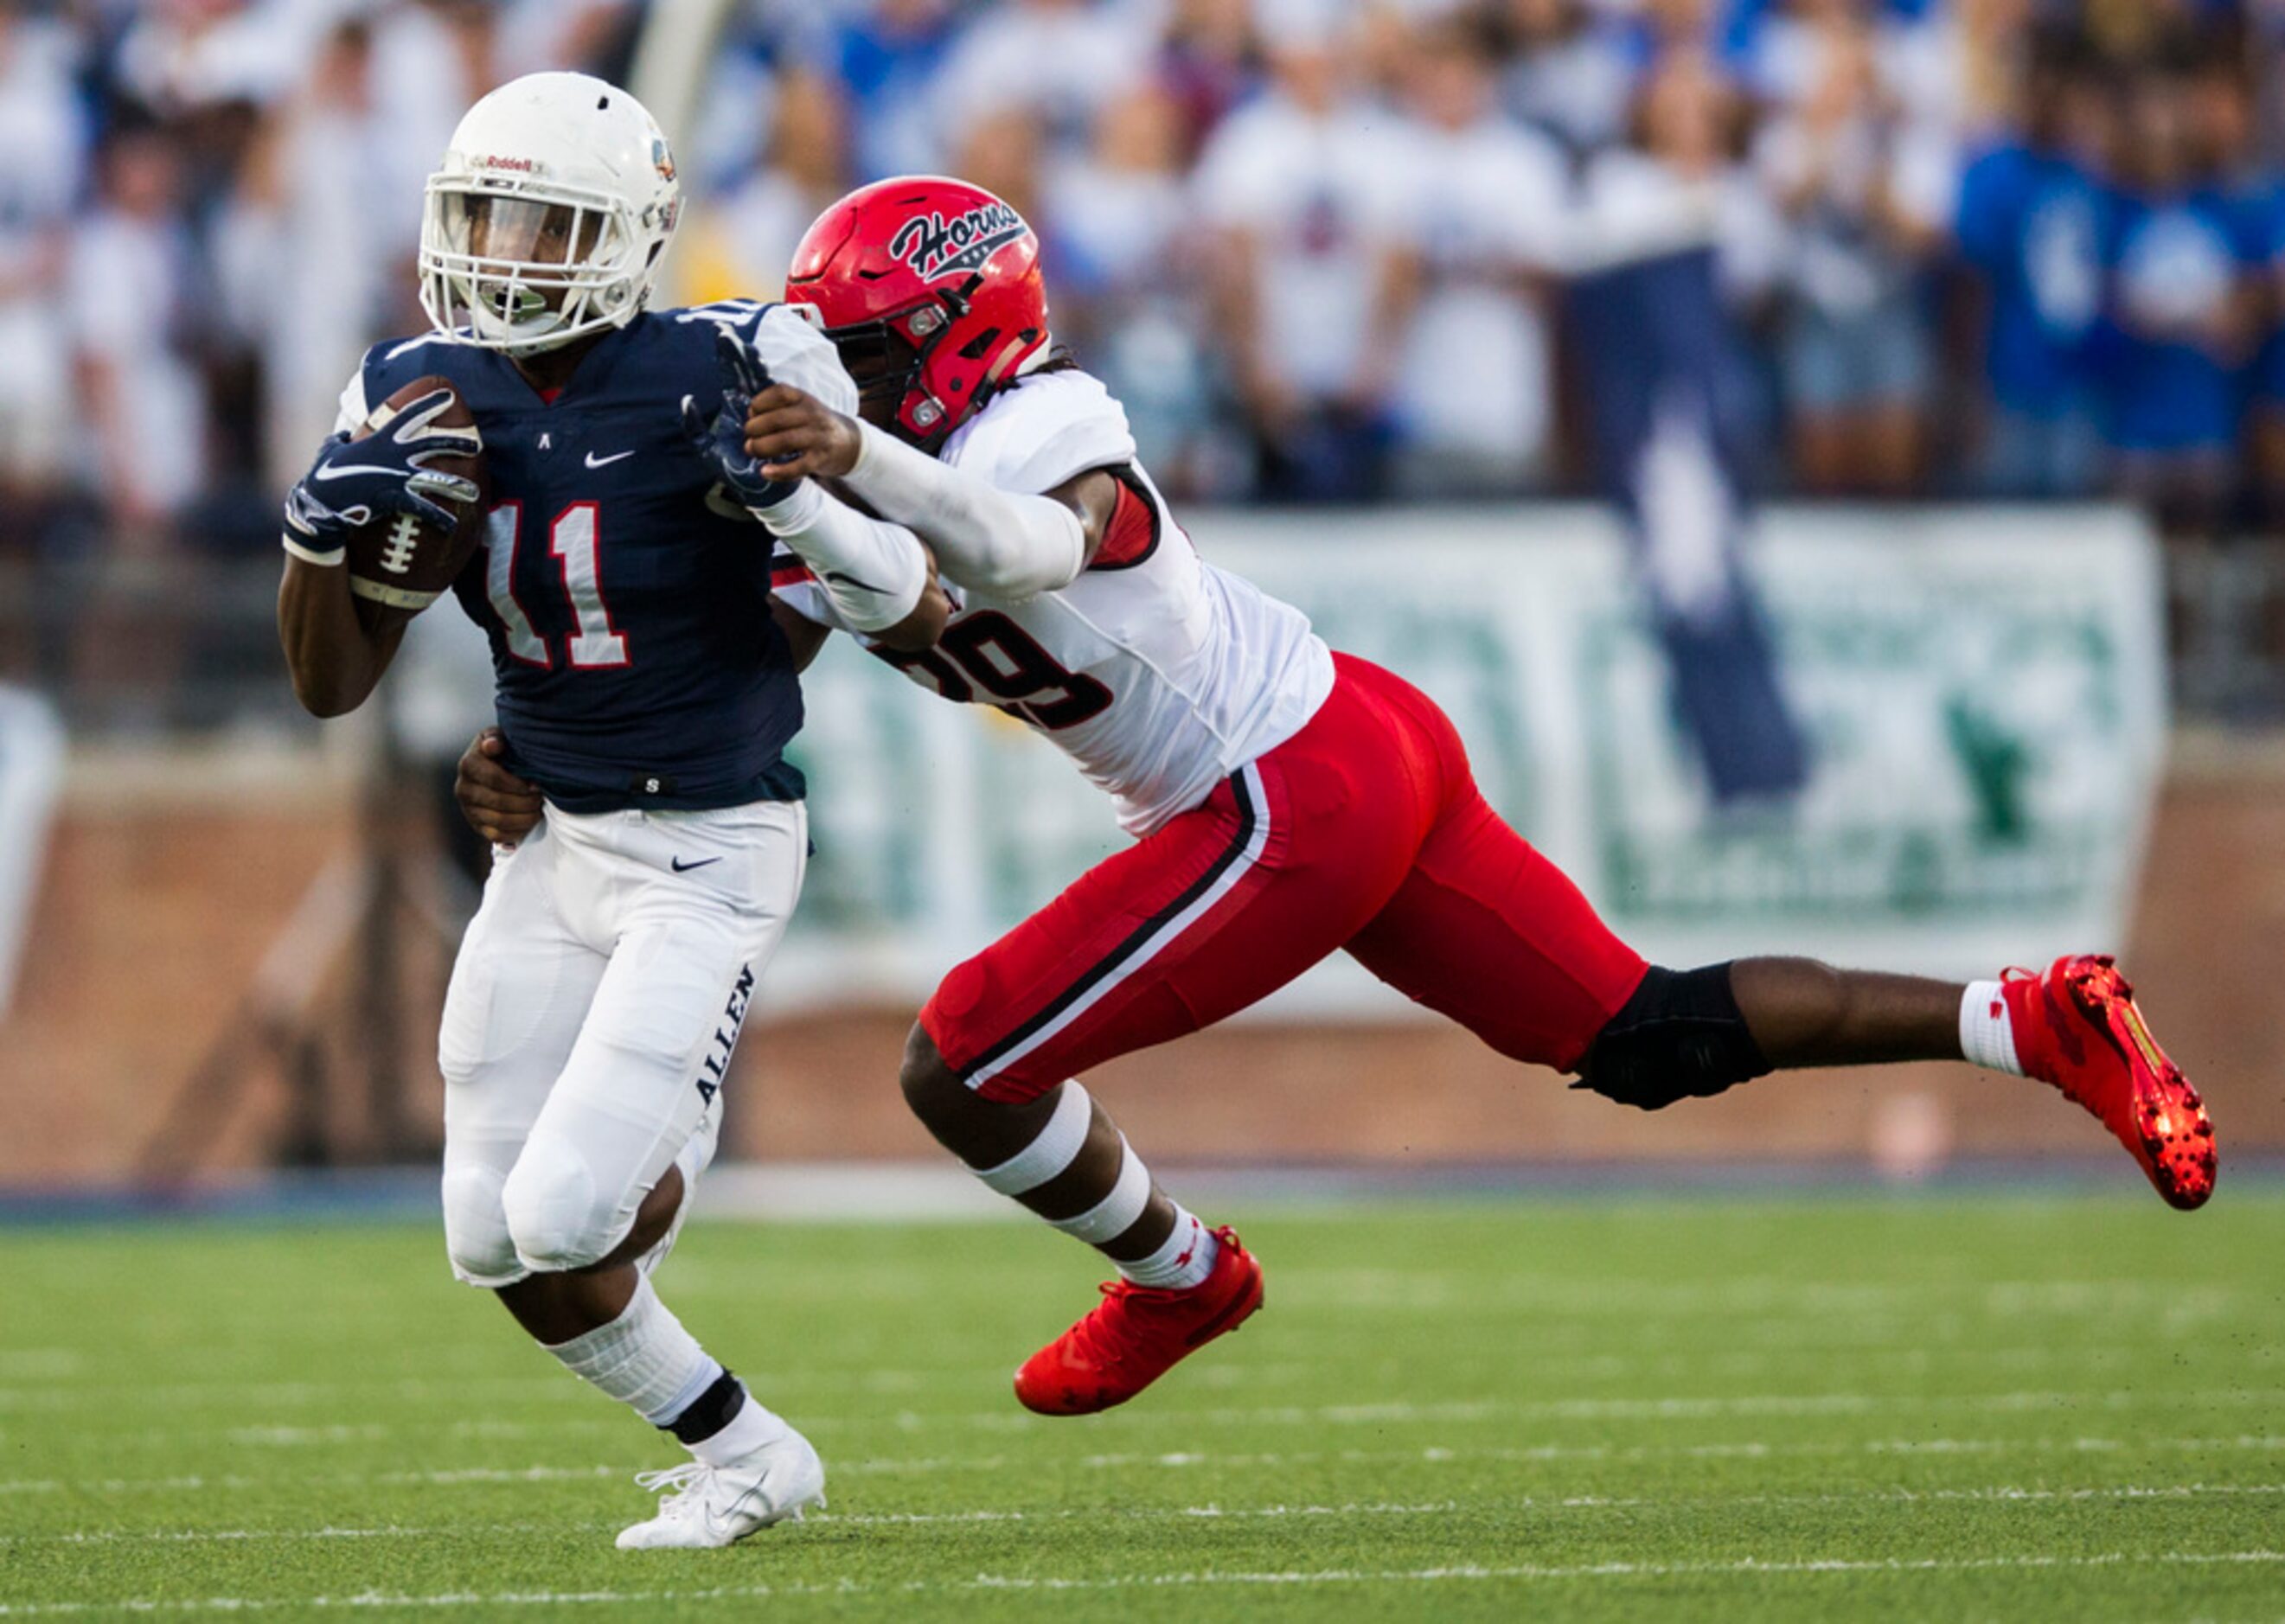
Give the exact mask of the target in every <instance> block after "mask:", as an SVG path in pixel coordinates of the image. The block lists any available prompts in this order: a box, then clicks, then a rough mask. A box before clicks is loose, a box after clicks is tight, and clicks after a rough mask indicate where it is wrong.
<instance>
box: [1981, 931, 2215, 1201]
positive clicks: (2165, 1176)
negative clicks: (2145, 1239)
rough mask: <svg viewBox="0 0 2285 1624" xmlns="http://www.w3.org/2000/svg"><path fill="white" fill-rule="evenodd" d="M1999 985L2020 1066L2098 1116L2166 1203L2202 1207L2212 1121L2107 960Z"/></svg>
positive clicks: (2094, 957) (2065, 965) (2084, 959)
mask: <svg viewBox="0 0 2285 1624" xmlns="http://www.w3.org/2000/svg"><path fill="white" fill-rule="evenodd" d="M2005 986H2006V1000H2007V1005H2008V1010H2007V1013H2008V1020H2009V1024H2010V1025H2011V1026H2013V1028H2014V1034H2015V1057H2016V1059H2017V1060H2018V1061H2019V1062H2021V1063H2022V1067H2023V1070H2024V1071H2027V1072H2029V1073H2030V1075H2031V1076H2033V1077H2036V1078H2038V1079H2039V1080H2040V1081H2042V1082H2047V1083H2053V1085H2054V1086H2055V1087H2058V1088H2060V1089H2061V1090H2062V1091H2063V1093H2064V1094H2067V1095H2069V1097H2070V1098H2071V1099H2074V1100H2077V1102H2079V1103H2080V1104H2081V1105H2084V1106H2085V1107H2086V1109H2087V1110H2090V1111H2092V1112H2093V1113H2094V1114H2095V1115H2096V1116H2098V1117H2100V1118H2102V1123H2103V1126H2105V1127H2108V1129H2109V1130H2110V1131H2111V1132H2112V1133H2113V1134H2116V1135H2117V1136H2118V1142H2119V1143H2121V1144H2123V1145H2124V1146H2125V1147H2126V1148H2127V1149H2129V1150H2132V1152H2133V1153H2134V1159H2135V1160H2136V1161H2138V1162H2140V1163H2141V1164H2142V1171H2143V1172H2145V1173H2148V1174H2149V1175H2150V1182H2151V1183H2153V1184H2155V1185H2156V1186H2157V1187H2158V1193H2159V1194H2160V1195H2161V1196H2164V1197H2165V1198H2166V1202H2167V1204H2169V1205H2171V1206H2177V1207H2179V1208H2181V1209H2182V1210H2183V1211H2184V1212H2188V1211H2189V1210H2190V1209H2192V1208H2193V1207H2199V1206H2203V1205H2204V1204H2205V1201H2206V1197H2208V1196H2210V1195H2212V1194H2213V1187H2214V1167H2215V1161H2214V1134H2213V1122H2212V1119H2211V1118H2209V1117H2208V1116H2207V1115H2206V1108H2205V1103H2204V1102H2203V1101H2202V1100H2200V1099H2199V1098H2198V1091H2197V1090H2196V1089H2195V1088H2193V1087H2191V1086H2190V1079H2188V1078H2187V1077H2184V1076H2183V1075H2182V1069H2181V1068H2180V1067H2179V1066H2178V1065H2176V1064H2175V1063H2173V1062H2172V1061H2171V1060H2169V1059H2167V1058H2166V1051H2165V1050H2163V1049H2162V1048H2160V1047H2158V1044H2157V1040H2155V1039H2154V1038H2152V1037H2151V1035H2150V1028H2149V1027H2148V1025H2147V1024H2145V1023H2144V1022H2143V1019H2142V1012H2141V1011H2140V1009H2137V1008H2135V1007H2134V989H2133V988H2132V987H2131V986H2129V985H2127V983H2126V977H2124V976H2122V975H2120V974H2119V973H2118V970H2117V969H2116V966H2115V965H2114V964H2113V963H2112V961H2111V960H2110V957H2109V955H2108V954H2086V953H2080V954H2074V955H2069V956H2067V957H2064V958H2061V959H2057V960H2056V961H2054V962H2053V964H2051V965H2049V966H2048V967H2047V972H2046V975H2044V976H2034V975H2033V974H2032V973H2031V972H2030V971H2029V970H2026V969H2011V970H2009V971H2007V972H2006V980H2005Z"/></svg>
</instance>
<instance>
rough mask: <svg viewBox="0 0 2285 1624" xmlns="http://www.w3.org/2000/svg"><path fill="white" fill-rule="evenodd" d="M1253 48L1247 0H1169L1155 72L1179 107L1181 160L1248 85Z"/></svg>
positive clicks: (1190, 157) (1193, 154) (1192, 154)
mask: <svg viewBox="0 0 2285 1624" xmlns="http://www.w3.org/2000/svg"><path fill="white" fill-rule="evenodd" d="M1255 57H1256V48H1255V43H1254V38H1253V12H1252V4H1251V3H1250V0H1173V4H1172V8H1171V10H1170V12H1169V13H1168V15H1167V18H1166V43H1165V44H1164V46H1163V47H1162V49H1161V50H1160V51H1159V55H1158V82H1159V83H1160V84H1161V85H1162V86H1164V87H1165V89H1166V92H1167V94H1169V95H1170V96H1172V97H1173V98H1174V102H1175V105H1176V106H1178V107H1179V108H1180V109H1181V113H1182V162H1183V164H1184V165H1185V166H1187V165H1189V164H1190V163H1192V162H1195V161H1197V155H1198V152H1199V149H1200V148H1202V147H1203V146H1204V145H1205V138H1206V135H1207V133H1208V132H1209V131H1210V130H1212V129H1213V127H1214V126H1215V125H1217V124H1219V123H1221V121H1222V119H1223V117H1224V115H1226V114H1228V113H1229V111H1230V109H1231V108H1233V107H1235V106H1237V104H1238V102H1239V101H1240V100H1242V99H1243V98H1245V94H1246V92H1247V91H1248V90H1251V89H1252V84H1253V80H1254V75H1255V67H1254V64H1255Z"/></svg>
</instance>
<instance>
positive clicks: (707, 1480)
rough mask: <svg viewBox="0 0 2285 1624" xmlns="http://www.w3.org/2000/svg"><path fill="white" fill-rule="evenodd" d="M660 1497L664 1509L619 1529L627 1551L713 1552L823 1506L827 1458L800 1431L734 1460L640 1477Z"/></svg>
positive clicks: (620, 1543)
mask: <svg viewBox="0 0 2285 1624" xmlns="http://www.w3.org/2000/svg"><path fill="white" fill-rule="evenodd" d="M635 1482H636V1483H637V1484H638V1485H640V1487H644V1488H647V1489H649V1490H652V1491H653V1492H655V1493H656V1494H657V1495H658V1496H659V1502H658V1515H657V1516H656V1517H654V1518H651V1519H650V1520H649V1521H648V1522H642V1523H637V1524H636V1525H635V1526H633V1527H632V1528H622V1529H621V1530H620V1531H619V1538H618V1547H619V1549H621V1550H707V1549H713V1548H715V1547H717V1546H721V1545H729V1544H734V1543H735V1542H737V1541H739V1540H742V1539H744V1538H745V1537H746V1536H747V1535H748V1534H758V1533H760V1532H761V1531H762V1530H763V1529H765V1528H766V1527H768V1526H770V1525H771V1524H773V1523H781V1522H785V1521H787V1520H789V1519H790V1520H792V1521H794V1522H799V1521H800V1520H801V1514H802V1512H803V1511H805V1510H807V1509H808V1508H809V1507H811V1506H820V1507H821V1506H823V1505H824V1504H825V1463H824V1462H822V1461H821V1460H819V1459H818V1458H817V1451H816V1450H815V1449H813V1448H812V1447H810V1442H809V1440H807V1439H806V1438H804V1437H803V1436H802V1435H801V1434H800V1433H798V1432H788V1433H787V1434H786V1435H785V1436H784V1437H782V1438H779V1439H773V1440H771V1441H770V1442H768V1443H766V1444H764V1445H763V1446H762V1447H760V1448H758V1449H757V1450H755V1451H754V1452H753V1453H752V1454H751V1455H747V1456H746V1457H745V1458H744V1459H743V1460H741V1461H739V1462H737V1463H734V1464H733V1465H728V1466H709V1465H707V1464H706V1463H704V1462H703V1461H693V1462H691V1463H689V1464H688V1465H687V1466H671V1467H669V1468H667V1469H666V1470H665V1471H645V1472H638V1473H637V1474H636V1475H635Z"/></svg>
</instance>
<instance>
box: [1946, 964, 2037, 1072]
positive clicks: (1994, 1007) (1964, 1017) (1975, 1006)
mask: <svg viewBox="0 0 2285 1624" xmlns="http://www.w3.org/2000/svg"><path fill="white" fill-rule="evenodd" d="M1959 1052H1960V1054H1961V1055H1964V1056H1965V1057H1966V1058H1967V1060H1968V1062H1969V1063H1971V1064H1975V1065H1979V1066H1985V1067H1988V1068H1990V1069H1991V1071H2008V1072H2013V1073H2014V1075H2015V1076H2017V1077H2022V1075H2024V1072H2023V1067H2022V1062H2020V1061H2018V1060H2017V1059H2016V1058H2015V1025H2014V1021H2013V1020H2012V1019H2011V1018H2010V1017H2009V1016H2008V1014H2007V1000H2006V997H2005V996H2004V994H2003V993H2002V992H2001V991H2000V985H1999V983H1998V982H1996V981H1971V982H1969V983H1968V984H1967V991H1966V992H1963V993H1961V994H1960V997H1959Z"/></svg>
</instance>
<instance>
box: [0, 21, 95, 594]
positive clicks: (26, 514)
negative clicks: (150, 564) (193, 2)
mask: <svg viewBox="0 0 2285 1624" xmlns="http://www.w3.org/2000/svg"><path fill="white" fill-rule="evenodd" d="M76 56H77V51H76V50H75V44H74V42H73V40H72V38H71V36H70V35H69V34H68V33H67V32H66V31H65V30H64V29H63V28H62V27H60V26H59V25H57V24H54V23H51V22H43V21H39V20H34V19H32V18H29V17H27V16H25V15H23V14H21V13H20V12H14V11H0V151H4V152H5V153H8V155H9V161H8V162H7V163H6V164H4V165H0V357H6V361H5V364H4V365H0V557H5V556H7V555H10V554H14V553H20V552H22V551H26V550H28V549H29V547H30V546H31V545H32V543H33V540H34V538H35V536H36V535H37V534H38V533H39V531H40V530H42V529H43V527H44V525H45V523H46V522H47V520H48V516H49V514H51V511H52V509H53V508H54V506H55V505H56V502H57V500H58V498H59V496H60V495H61V493H62V485H63V478H64V474H65V462H64V458H65V452H66V449H67V446H68V445H69V444H70V443H71V442H72V440H73V438H74V436H73V435H72V434H71V432H70V428H71V420H72V416H73V400H72V384H71V358H70V357H71V340H70V333H69V332H68V330H67V326H66V322H65V307H64V287H65V279H64V268H65V260H66V255H67V252H68V249H69V244H70V238H71V224H72V208H73V206H74V205H75V203H76V202H77V200H78V195H79V190H80V186H81V184H82V171H83V169H84V168H85V164H86V144H87V131H86V121H85V120H84V119H83V118H82V115H81V113H80V109H79V106H78V104H77V102H76V100H75V98H74V95H73V87H72V75H73V72H74V69H75V67H76V66H77V63H76V60H75V59H76Z"/></svg>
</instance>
